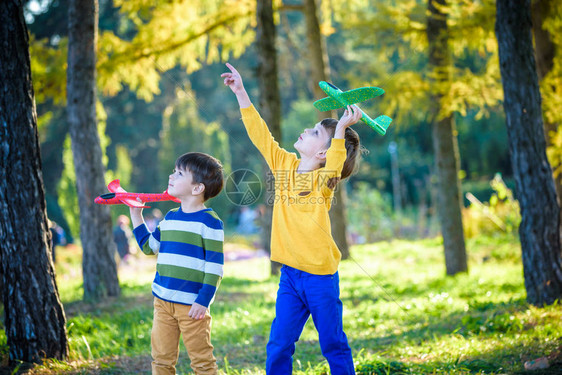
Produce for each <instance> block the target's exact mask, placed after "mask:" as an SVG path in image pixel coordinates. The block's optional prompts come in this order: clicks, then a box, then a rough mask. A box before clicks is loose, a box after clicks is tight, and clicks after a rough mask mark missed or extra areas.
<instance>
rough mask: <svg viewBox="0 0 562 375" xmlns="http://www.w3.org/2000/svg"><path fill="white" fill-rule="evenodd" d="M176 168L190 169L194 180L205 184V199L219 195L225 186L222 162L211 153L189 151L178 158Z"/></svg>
mask: <svg viewBox="0 0 562 375" xmlns="http://www.w3.org/2000/svg"><path fill="white" fill-rule="evenodd" d="M176 168H178V169H183V170H189V171H190V172H191V174H192V176H193V182H195V183H198V184H203V185H205V192H204V193H203V199H204V201H206V200H208V199H210V198H213V197H214V196H217V195H218V194H219V193H220V192H221V190H222V187H223V175H222V164H221V162H220V161H218V160H217V159H216V158H214V157H212V156H211V155H207V154H204V153H202V152H188V153H187V154H183V155H182V156H180V157H179V158H178V160H176Z"/></svg>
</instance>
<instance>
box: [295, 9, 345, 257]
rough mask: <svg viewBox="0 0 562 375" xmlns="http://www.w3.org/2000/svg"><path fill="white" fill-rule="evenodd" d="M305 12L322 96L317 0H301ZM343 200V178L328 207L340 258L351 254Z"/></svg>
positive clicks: (323, 58)
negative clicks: (302, 0) (329, 207)
mask: <svg viewBox="0 0 562 375" xmlns="http://www.w3.org/2000/svg"><path fill="white" fill-rule="evenodd" d="M304 15H305V19H306V35H307V39H308V52H309V62H310V66H311V71H310V78H311V83H312V87H313V92H314V98H315V99H321V98H323V97H325V96H326V94H325V93H324V91H322V89H321V88H320V87H319V86H318V82H320V81H330V80H331V79H330V63H329V59H328V52H327V48H326V40H325V39H324V38H323V37H322V34H321V33H320V23H319V17H318V7H317V4H316V0H304ZM326 117H333V118H337V113H336V111H331V112H319V113H318V119H319V120H323V119H324V118H326ZM346 203H347V196H346V194H345V181H340V182H339V183H338V186H337V187H336V190H335V191H334V202H333V204H332V209H331V210H330V221H331V225H332V228H331V229H332V237H333V238H334V241H335V242H336V245H338V248H339V249H340V252H341V254H342V259H347V258H349V256H350V253H349V244H348V242H347V219H346V205H347V204H346Z"/></svg>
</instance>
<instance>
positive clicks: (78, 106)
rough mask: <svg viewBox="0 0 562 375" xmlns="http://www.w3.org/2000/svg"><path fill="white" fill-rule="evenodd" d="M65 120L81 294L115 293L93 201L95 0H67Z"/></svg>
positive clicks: (96, 184) (105, 213)
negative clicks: (76, 219) (77, 228)
mask: <svg viewBox="0 0 562 375" xmlns="http://www.w3.org/2000/svg"><path fill="white" fill-rule="evenodd" d="M68 18H69V28H68V33H69V37H68V70H67V95H68V104H67V109H68V122H69V124H70V137H71V140H72V155H73V158H74V166H75V170H76V185H77V192H78V205H79V206H80V239H81V241H82V248H83V259H82V268H83V269H82V272H83V275H84V298H85V299H98V298H102V297H106V296H117V295H119V293H120V289H119V280H118V279H117V267H116V264H115V258H114V254H115V243H114V242H113V236H112V231H111V217H110V215H109V208H108V207H107V206H104V205H98V204H95V203H94V198H95V197H96V196H97V195H99V194H100V192H103V191H104V190H105V182H104V167H103V163H102V152H101V147H100V140H99V135H98V129H97V121H96V44H97V24H98V3H97V0H72V1H70V4H69V9H68Z"/></svg>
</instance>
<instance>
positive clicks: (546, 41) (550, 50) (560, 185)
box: [532, 0, 562, 232]
mask: <svg viewBox="0 0 562 375" xmlns="http://www.w3.org/2000/svg"><path fill="white" fill-rule="evenodd" d="M553 5H554V2H553V1H552V0H536V1H534V2H533V3H532V17H533V18H532V21H533V34H534V36H535V57H536V62H537V73H538V75H539V82H541V81H542V80H543V79H544V77H545V76H546V75H547V74H548V73H549V72H550V71H551V70H552V68H553V66H554V56H555V55H556V46H555V45H554V43H553V42H552V38H551V37H550V33H549V32H548V31H547V30H545V29H544V28H543V24H544V20H545V19H546V18H547V17H548V15H549V14H550V12H551V10H552V6H553ZM549 89H550V88H549ZM552 89H553V90H562V89H561V88H559V87H558V88H556V87H553V88H552ZM543 121H544V136H545V139H546V147H547V148H549V147H553V144H552V137H551V136H550V133H551V132H556V130H557V129H558V126H559V124H552V123H550V122H549V121H546V118H545V117H544V116H543ZM554 187H555V188H556V195H557V197H558V205H559V206H561V208H562V173H561V174H558V176H554ZM561 215H562V210H561ZM561 232H562V230H561Z"/></svg>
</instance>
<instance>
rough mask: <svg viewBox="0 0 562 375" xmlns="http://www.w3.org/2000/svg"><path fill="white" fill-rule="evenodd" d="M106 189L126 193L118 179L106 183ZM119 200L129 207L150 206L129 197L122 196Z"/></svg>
mask: <svg viewBox="0 0 562 375" xmlns="http://www.w3.org/2000/svg"><path fill="white" fill-rule="evenodd" d="M107 190H109V191H110V192H112V193H126V192H127V191H126V190H125V189H123V188H122V187H121V185H120V183H119V180H113V181H111V182H110V183H109V185H107ZM119 200H120V201H121V202H123V203H124V204H126V205H127V206H129V207H138V208H149V207H150V206H145V205H144V204H143V203H142V202H139V201H137V200H136V199H131V198H122V197H119Z"/></svg>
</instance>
